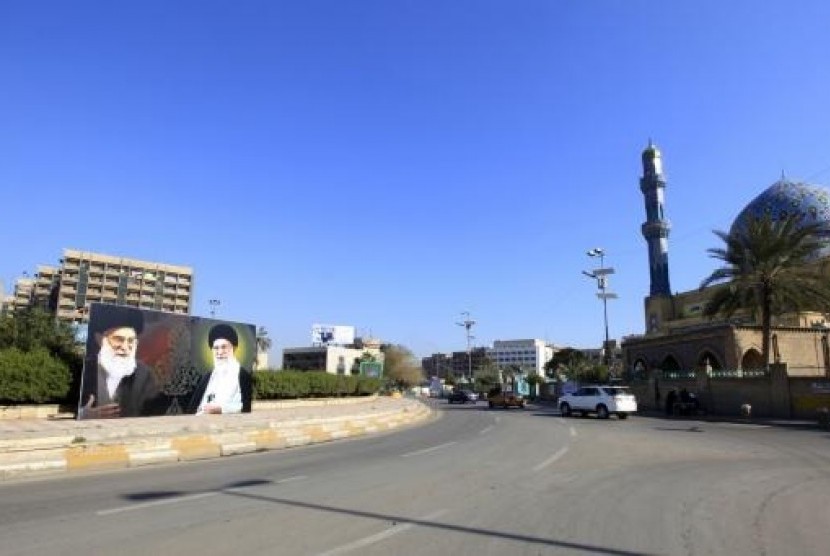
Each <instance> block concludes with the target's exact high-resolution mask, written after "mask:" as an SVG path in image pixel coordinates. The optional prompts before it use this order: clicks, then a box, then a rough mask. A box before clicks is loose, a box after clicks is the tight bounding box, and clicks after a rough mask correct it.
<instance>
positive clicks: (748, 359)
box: [741, 348, 765, 371]
mask: <svg viewBox="0 0 830 556" xmlns="http://www.w3.org/2000/svg"><path fill="white" fill-rule="evenodd" d="M764 367H765V365H764V357H763V356H762V355H761V352H760V351H758V350H757V349H755V348H749V349H748V350H746V352H745V353H744V355H743V357H741V369H743V370H745V371H748V370H753V369H763V368H764Z"/></svg>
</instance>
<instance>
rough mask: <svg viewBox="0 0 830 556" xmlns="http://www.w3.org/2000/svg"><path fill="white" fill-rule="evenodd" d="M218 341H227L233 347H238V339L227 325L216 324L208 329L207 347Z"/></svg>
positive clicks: (234, 331)
mask: <svg viewBox="0 0 830 556" xmlns="http://www.w3.org/2000/svg"><path fill="white" fill-rule="evenodd" d="M219 339H222V340H227V341H229V342H230V343H232V344H233V347H236V346H238V345H239V337H238V336H237V335H236V330H234V329H233V327H232V326H230V325H228V324H217V325H216V326H214V327H213V328H211V329H210V332H209V333H208V345H209V346H211V347H213V342H215V341H216V340H219Z"/></svg>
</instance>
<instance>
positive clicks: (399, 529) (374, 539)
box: [318, 510, 447, 556]
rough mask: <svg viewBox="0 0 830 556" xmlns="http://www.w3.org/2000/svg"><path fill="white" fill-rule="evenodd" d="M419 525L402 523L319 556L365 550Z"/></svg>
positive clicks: (437, 514)
mask: <svg viewBox="0 0 830 556" xmlns="http://www.w3.org/2000/svg"><path fill="white" fill-rule="evenodd" d="M445 513H447V510H438V511H437V512H432V513H431V514H429V515H425V516H424V517H419V518H417V519H416V520H415V521H427V520H430V519H435V518H437V517H440V516H442V515H444V514H445ZM417 525H418V524H417V523H402V524H400V525H393V526H392V527H390V528H389V529H387V530H386V531H383V532H382V533H378V534H376V535H370V536H368V537H364V538H362V539H358V540H356V541H354V542H351V543H349V544H344V545H342V546H338V547H337V548H332V549H331V550H329V551H327V552H321V553H320V554H319V555H318V556H335V555H336V554H345V553H347V552H351V551H353V550H356V549H358V548H364V547H367V546H369V545H370V544H375V543H378V542H380V541H382V540H386V539H388V538H389V537H391V536H392V535H397V534H398V533H403V532H404V531H408V530H410V529H412V528H413V527H415V526H417Z"/></svg>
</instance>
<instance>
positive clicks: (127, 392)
mask: <svg viewBox="0 0 830 556" xmlns="http://www.w3.org/2000/svg"><path fill="white" fill-rule="evenodd" d="M86 336H87V337H86V356H85V358H84V369H83V374H82V375H81V395H80V398H79V400H80V401H79V407H78V417H79V418H111V417H145V416H153V415H178V414H185V413H198V414H200V413H237V412H246V411H250V408H251V396H252V385H253V379H252V375H251V369H252V367H253V363H254V361H255V358H256V328H255V327H254V325H252V324H244V323H238V322H230V321H223V320H216V319H210V318H201V317H193V316H190V315H183V314H178V313H166V312H162V311H153V310H147V309H138V308H135V307H126V306H123V305H109V304H104V303H93V304H92V305H91V307H90V312H89V326H88V332H87V335H86Z"/></svg>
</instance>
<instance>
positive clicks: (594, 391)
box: [559, 384, 637, 419]
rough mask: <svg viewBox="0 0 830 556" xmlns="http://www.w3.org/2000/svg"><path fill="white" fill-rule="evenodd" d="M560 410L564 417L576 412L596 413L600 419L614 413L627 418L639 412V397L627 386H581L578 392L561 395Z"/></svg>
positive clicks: (582, 413) (583, 413) (621, 417)
mask: <svg viewBox="0 0 830 556" xmlns="http://www.w3.org/2000/svg"><path fill="white" fill-rule="evenodd" d="M559 411H561V412H562V416H563V417H570V416H571V415H572V414H574V413H578V414H580V415H587V414H588V413H596V415H597V417H599V418H600V419H608V416H609V415H611V414H612V413H614V414H616V415H617V417H618V418H620V419H626V418H627V417H628V416H629V415H631V414H632V413H636V412H637V398H636V397H635V396H634V394H632V393H631V390H629V389H628V387H627V386H608V385H602V384H600V385H591V386H581V387H580V388H578V389H577V390H576V392H572V393H570V394H564V395H562V396H560V397H559Z"/></svg>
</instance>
